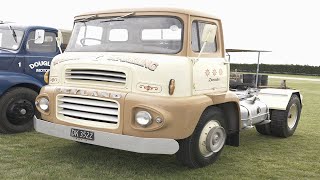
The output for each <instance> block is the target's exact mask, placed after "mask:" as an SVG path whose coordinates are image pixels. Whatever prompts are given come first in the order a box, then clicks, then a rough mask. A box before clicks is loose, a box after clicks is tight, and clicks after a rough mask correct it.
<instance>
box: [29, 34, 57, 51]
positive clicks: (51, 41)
mask: <svg viewBox="0 0 320 180" xmlns="http://www.w3.org/2000/svg"><path fill="white" fill-rule="evenodd" d="M34 41H35V31H32V32H31V33H29V36H28V41H27V45H26V49H27V51H28V52H36V53H54V52H57V42H56V34H55V33H52V32H45V38H44V42H43V44H36V43H35V42H34Z"/></svg>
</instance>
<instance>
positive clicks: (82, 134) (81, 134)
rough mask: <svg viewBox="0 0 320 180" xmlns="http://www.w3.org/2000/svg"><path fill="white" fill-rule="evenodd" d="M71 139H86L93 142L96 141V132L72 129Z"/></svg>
mask: <svg viewBox="0 0 320 180" xmlns="http://www.w3.org/2000/svg"><path fill="white" fill-rule="evenodd" d="M70 136H71V137H75V138H79V139H86V140H90V141H93V140H94V132H92V131H86V130H81V129H73V128H72V129H71V132H70Z"/></svg>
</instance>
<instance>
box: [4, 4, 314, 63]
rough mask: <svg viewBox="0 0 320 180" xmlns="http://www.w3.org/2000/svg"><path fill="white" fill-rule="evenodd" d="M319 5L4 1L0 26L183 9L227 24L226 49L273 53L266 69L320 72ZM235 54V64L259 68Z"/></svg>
mask: <svg viewBox="0 0 320 180" xmlns="http://www.w3.org/2000/svg"><path fill="white" fill-rule="evenodd" d="M318 4H319V2H318V1H316V0H303V1H302V0H291V1H290V0H192V1H190V0H157V1H156V0H131V1H130V0H104V1H102V0H75V1H72V0H50V1H49V0H20V1H13V0H2V2H1V5H0V20H4V21H14V22H17V23H23V24H36V25H47V26H52V27H57V28H63V29H72V26H73V17H74V16H75V15H78V14H81V13H83V12H90V11H96V10H105V9H113V8H130V7H137V8H143V7H179V8H186V9H193V10H200V11H204V12H207V13H211V14H213V15H215V16H218V17H220V18H221V19H222V23H223V28H224V36H225V44H226V48H242V49H262V50H272V51H273V52H272V53H266V54H262V56H261V62H262V63H265V64H302V65H305V64H308V65H315V66H320V53H318V51H319V50H318V49H319V48H320V45H319V44H320V23H319V18H320V11H319V5H318ZM256 57H257V54H251V55H244V54H242V53H236V54H234V55H233V56H232V58H231V62H238V63H255V62H256Z"/></svg>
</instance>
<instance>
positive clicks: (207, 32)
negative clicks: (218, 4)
mask: <svg viewBox="0 0 320 180" xmlns="http://www.w3.org/2000/svg"><path fill="white" fill-rule="evenodd" d="M217 29H218V27H217V26H216V25H213V24H206V25H205V26H204V28H203V32H202V36H201V41H202V42H209V43H213V42H214V40H215V38H216V34H217Z"/></svg>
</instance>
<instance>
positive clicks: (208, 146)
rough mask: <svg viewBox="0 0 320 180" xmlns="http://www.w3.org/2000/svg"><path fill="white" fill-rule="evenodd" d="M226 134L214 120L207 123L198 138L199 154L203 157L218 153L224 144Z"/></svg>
mask: <svg viewBox="0 0 320 180" xmlns="http://www.w3.org/2000/svg"><path fill="white" fill-rule="evenodd" d="M225 140H226V132H225V130H224V128H223V127H222V126H221V125H220V123H219V122H218V121H216V120H211V121H209V122H208V123H207V124H206V125H205V127H204V128H203V130H202V132H201V134H200V138H199V149H200V153H201V154H202V155H203V156H204V157H208V156H211V155H212V154H213V153H217V152H219V151H220V150H221V149H222V148H223V146H224V143H225Z"/></svg>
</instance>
